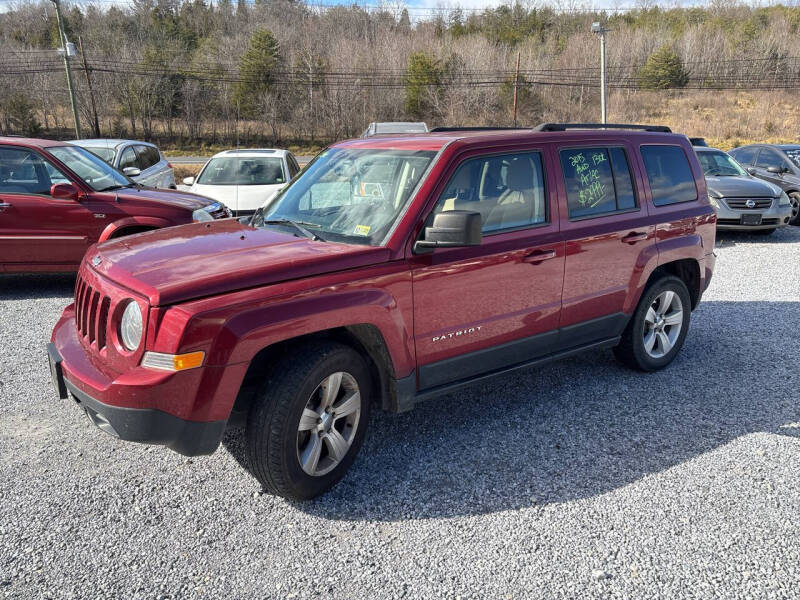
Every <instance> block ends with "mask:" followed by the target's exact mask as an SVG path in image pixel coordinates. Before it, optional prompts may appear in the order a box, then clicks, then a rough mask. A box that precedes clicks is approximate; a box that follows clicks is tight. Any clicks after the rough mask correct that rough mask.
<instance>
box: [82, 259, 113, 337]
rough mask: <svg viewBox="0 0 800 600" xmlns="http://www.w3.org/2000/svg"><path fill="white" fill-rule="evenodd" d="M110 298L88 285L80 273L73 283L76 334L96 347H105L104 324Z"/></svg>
mask: <svg viewBox="0 0 800 600" xmlns="http://www.w3.org/2000/svg"><path fill="white" fill-rule="evenodd" d="M110 304H111V299H110V298H109V297H108V296H105V295H103V294H101V293H100V292H99V291H98V290H96V289H94V288H93V287H92V286H91V285H89V284H88V283H87V282H86V281H85V280H84V279H83V278H82V277H81V276H80V275H79V276H78V280H77V281H76V283H75V325H76V328H77V331H78V334H79V335H80V336H81V337H82V338H83V339H84V340H86V341H87V342H88V343H89V344H90V345H91V344H93V343H96V344H97V349H98V350H102V349H103V348H105V347H106V326H107V325H108V308H109V305H110Z"/></svg>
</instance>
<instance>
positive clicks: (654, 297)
mask: <svg viewBox="0 0 800 600" xmlns="http://www.w3.org/2000/svg"><path fill="white" fill-rule="evenodd" d="M668 292H672V294H673V295H672V296H670V295H668ZM667 299H669V300H668V301H669V304H667V305H664V301H665V300H667ZM676 299H677V302H676ZM662 307H665V308H666V310H665V311H664V312H661V311H662V310H663V308H662ZM691 307H692V304H691V298H690V297H689V290H688V289H687V288H686V284H685V283H683V281H682V280H681V279H678V278H677V277H674V276H672V275H666V276H664V277H662V278H660V279H658V280H656V281H655V282H653V283H652V284H651V285H650V286H649V287H648V288H647V289H645V291H644V293H643V294H642V298H641V299H640V300H639V305H638V306H637V307H636V311H635V312H634V313H633V316H632V317H631V320H630V321H629V322H628V326H627V327H626V328H625V331H624V332H623V333H622V339H621V340H620V343H619V345H618V346H616V347H615V348H614V355H615V356H616V357H617V359H618V360H619V361H620V362H622V363H623V364H625V365H627V366H629V367H631V368H633V369H637V370H639V371H658V370H659V369H663V368H664V367H666V366H667V365H668V364H670V363H671V362H672V361H673V360H674V359H675V357H676V356H677V354H678V352H679V351H680V349H681V347H682V346H683V342H684V340H685V339H686V333H687V332H688V330H689V320H690V315H691ZM651 309H652V310H653V312H654V313H655V314H654V315H651V314H650V311H651ZM677 309H680V318H679V321H676V322H675V323H671V324H670V317H672V318H673V319H675V318H676V313H677ZM663 315H666V319H664V317H663ZM654 317H655V318H659V317H661V318H660V320H658V321H656V322H655V323H656V327H655V328H654V327H653V325H651V324H650V323H651V322H652V321H653V318H654ZM677 325H680V327H678V328H676V326H677ZM645 327H647V329H645ZM654 330H655V331H654ZM658 331H661V333H662V334H663V335H664V336H665V338H666V342H669V344H667V345H665V343H664V340H665V338H664V337H662V336H661V335H659V334H658ZM648 333H650V334H652V337H650V336H648ZM673 334H674V335H673ZM646 339H647V340H648V341H649V342H651V343H652V346H651V348H650V349H648V348H647V346H646V345H645V340H646ZM667 347H668V348H669V349H667ZM664 350H666V351H664Z"/></svg>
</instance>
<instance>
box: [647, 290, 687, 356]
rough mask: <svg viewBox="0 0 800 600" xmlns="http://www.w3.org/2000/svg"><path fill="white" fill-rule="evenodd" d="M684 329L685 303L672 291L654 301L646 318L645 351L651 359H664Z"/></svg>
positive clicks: (664, 293)
mask: <svg viewBox="0 0 800 600" xmlns="http://www.w3.org/2000/svg"><path fill="white" fill-rule="evenodd" d="M682 327H683V303H682V302H681V299H680V296H678V294H676V293H675V292H673V291H672V290H665V291H663V292H661V293H660V294H659V295H658V296H656V297H655V298H654V299H653V302H652V304H651V305H650V308H648V309H647V314H645V317H644V332H643V341H644V350H645V352H647V354H648V355H649V356H650V357H651V358H663V357H664V356H665V355H666V354H668V353H669V351H670V350H672V348H673V347H674V346H675V343H676V342H677V340H678V336H679V335H680V333H681V328H682Z"/></svg>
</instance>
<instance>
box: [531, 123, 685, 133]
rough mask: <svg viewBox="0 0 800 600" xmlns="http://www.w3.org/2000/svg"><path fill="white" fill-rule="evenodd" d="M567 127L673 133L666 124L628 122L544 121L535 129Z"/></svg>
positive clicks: (560, 128) (561, 129)
mask: <svg viewBox="0 0 800 600" xmlns="http://www.w3.org/2000/svg"><path fill="white" fill-rule="evenodd" d="M567 129H640V130H642V131H656V132H658V133H672V129H670V128H669V127H667V126H666V125H630V124H626V123H542V124H541V125H537V126H536V127H534V128H533V130H534V131H566V130H567Z"/></svg>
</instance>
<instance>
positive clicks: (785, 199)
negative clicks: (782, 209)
mask: <svg viewBox="0 0 800 600" xmlns="http://www.w3.org/2000/svg"><path fill="white" fill-rule="evenodd" d="M778 206H789V196H787V195H786V192H781V195H780V196H778Z"/></svg>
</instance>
